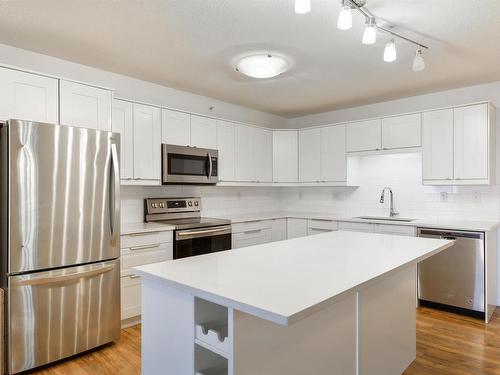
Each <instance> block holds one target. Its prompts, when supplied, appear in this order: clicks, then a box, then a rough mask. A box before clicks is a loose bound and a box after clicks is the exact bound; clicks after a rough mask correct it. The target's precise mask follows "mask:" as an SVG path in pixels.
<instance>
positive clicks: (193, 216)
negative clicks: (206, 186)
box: [144, 198, 231, 259]
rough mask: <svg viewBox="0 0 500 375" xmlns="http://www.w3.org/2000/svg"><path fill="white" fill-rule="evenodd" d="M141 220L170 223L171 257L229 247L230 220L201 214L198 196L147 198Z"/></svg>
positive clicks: (215, 250)
mask: <svg viewBox="0 0 500 375" xmlns="http://www.w3.org/2000/svg"><path fill="white" fill-rule="evenodd" d="M144 221H145V222H159V223H164V224H169V225H173V226H174V227H175V230H174V259H179V258H186V257H190V256H195V255H201V254H208V253H215V252H218V251H224V250H229V249H231V221H230V220H224V219H213V218H206V217H201V198H148V199H145V200H144Z"/></svg>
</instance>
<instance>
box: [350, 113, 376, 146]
mask: <svg viewBox="0 0 500 375" xmlns="http://www.w3.org/2000/svg"><path fill="white" fill-rule="evenodd" d="M381 127H382V123H381V120H380V119H376V120H366V121H359V122H352V123H350V124H347V146H346V147H347V152H357V151H376V150H380V149H381V148H382V145H381V141H382V140H381V134H382V133H381Z"/></svg>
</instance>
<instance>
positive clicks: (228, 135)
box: [217, 121, 235, 181]
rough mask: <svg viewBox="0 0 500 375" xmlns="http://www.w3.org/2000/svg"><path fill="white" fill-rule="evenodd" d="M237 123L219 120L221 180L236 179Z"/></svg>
mask: <svg viewBox="0 0 500 375" xmlns="http://www.w3.org/2000/svg"><path fill="white" fill-rule="evenodd" d="M234 142H235V124H233V123H231V122H227V121H217V149H218V150H219V165H218V167H219V180H220V181H234V165H235V147H234Z"/></svg>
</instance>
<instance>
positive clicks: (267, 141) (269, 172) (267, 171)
mask: <svg viewBox="0 0 500 375" xmlns="http://www.w3.org/2000/svg"><path fill="white" fill-rule="evenodd" d="M253 133H254V135H253V139H252V140H253V150H254V151H253V155H254V160H253V169H254V179H255V181H256V182H272V181H273V132H272V131H271V130H266V129H260V128H254V129H253Z"/></svg>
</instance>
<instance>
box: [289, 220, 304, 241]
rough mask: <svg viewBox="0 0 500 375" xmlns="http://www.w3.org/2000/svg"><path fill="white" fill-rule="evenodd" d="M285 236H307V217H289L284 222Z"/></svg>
mask: <svg viewBox="0 0 500 375" xmlns="http://www.w3.org/2000/svg"><path fill="white" fill-rule="evenodd" d="M286 232H287V238H288V239H291V238H298V237H305V236H307V219H296V218H289V219H288V220H287V223H286Z"/></svg>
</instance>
